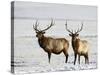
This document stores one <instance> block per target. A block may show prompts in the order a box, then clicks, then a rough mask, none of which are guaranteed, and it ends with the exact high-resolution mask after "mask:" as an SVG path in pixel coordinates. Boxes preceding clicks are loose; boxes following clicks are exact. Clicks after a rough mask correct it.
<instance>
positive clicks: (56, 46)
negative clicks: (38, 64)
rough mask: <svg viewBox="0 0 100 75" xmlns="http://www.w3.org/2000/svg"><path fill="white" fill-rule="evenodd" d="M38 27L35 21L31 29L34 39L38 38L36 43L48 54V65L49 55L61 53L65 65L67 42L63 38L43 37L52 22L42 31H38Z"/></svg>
mask: <svg viewBox="0 0 100 75" xmlns="http://www.w3.org/2000/svg"><path fill="white" fill-rule="evenodd" d="M38 25H39V23H38V21H36V23H35V25H33V29H34V30H35V31H36V37H37V38H38V43H39V45H40V47H41V48H43V50H44V51H45V52H47V53H48V59H49V63H50V58H51V53H54V54H60V53H61V52H63V53H64V55H65V56H66V60H65V62H66V63H67V60H68V48H69V42H68V41H67V40H66V39H65V38H52V37H46V36H45V35H44V34H45V31H46V30H48V29H49V28H51V27H52V26H53V25H54V23H53V20H52V21H51V24H50V25H49V26H48V27H47V28H45V29H43V30H39V29H38V28H37V26H38Z"/></svg>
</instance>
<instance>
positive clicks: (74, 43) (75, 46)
mask: <svg viewBox="0 0 100 75" xmlns="http://www.w3.org/2000/svg"><path fill="white" fill-rule="evenodd" d="M79 41H80V39H79V38H76V39H72V47H73V50H78V48H79Z"/></svg>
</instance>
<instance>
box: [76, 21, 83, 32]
mask: <svg viewBox="0 0 100 75" xmlns="http://www.w3.org/2000/svg"><path fill="white" fill-rule="evenodd" d="M82 29H83V23H82V25H81V29H79V28H78V30H77V31H76V32H75V33H78V32H80V31H82Z"/></svg>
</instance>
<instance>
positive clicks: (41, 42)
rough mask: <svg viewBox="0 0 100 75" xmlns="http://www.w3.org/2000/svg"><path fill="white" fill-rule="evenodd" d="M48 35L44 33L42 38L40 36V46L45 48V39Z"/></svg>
mask: <svg viewBox="0 0 100 75" xmlns="http://www.w3.org/2000/svg"><path fill="white" fill-rule="evenodd" d="M45 39H46V37H45V36H44V35H43V36H42V37H41V38H38V43H39V45H40V47H42V48H44V44H43V43H44V41H45Z"/></svg>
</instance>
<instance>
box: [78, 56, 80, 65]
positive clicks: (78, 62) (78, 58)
mask: <svg viewBox="0 0 100 75" xmlns="http://www.w3.org/2000/svg"><path fill="white" fill-rule="evenodd" d="M78 63H79V64H80V55H78Z"/></svg>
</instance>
